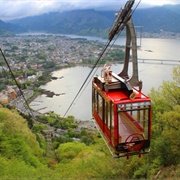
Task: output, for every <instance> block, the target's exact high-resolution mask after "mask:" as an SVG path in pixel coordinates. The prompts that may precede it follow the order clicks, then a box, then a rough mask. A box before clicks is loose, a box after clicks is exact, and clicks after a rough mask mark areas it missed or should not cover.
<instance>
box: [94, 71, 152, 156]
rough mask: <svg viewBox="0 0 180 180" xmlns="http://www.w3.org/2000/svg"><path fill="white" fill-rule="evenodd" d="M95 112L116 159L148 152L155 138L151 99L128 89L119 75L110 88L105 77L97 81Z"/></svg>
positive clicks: (139, 92) (137, 91)
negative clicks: (152, 124)
mask: <svg viewBox="0 0 180 180" xmlns="http://www.w3.org/2000/svg"><path fill="white" fill-rule="evenodd" d="M112 74H113V73H112ZM113 86H115V87H113ZM92 109H93V117H94V118H95V120H96V123H97V125H98V127H99V128H100V130H101V132H102V133H103V134H104V136H105V138H106V140H107V141H108V143H109V145H110V146H111V148H112V149H113V151H114V153H115V154H116V155H118V156H124V155H126V156H129V155H131V154H139V155H141V153H146V152H147V151H146V149H147V148H149V146H150V138H151V100H150V98H149V97H147V96H146V95H144V94H143V93H142V92H141V91H139V90H137V89H135V88H132V89H127V88H126V87H125V85H124V83H122V82H121V81H119V78H118V77H117V76H115V74H113V78H112V82H111V83H110V84H108V83H107V82H105V81H104V78H102V77H94V79H93V83H92Z"/></svg>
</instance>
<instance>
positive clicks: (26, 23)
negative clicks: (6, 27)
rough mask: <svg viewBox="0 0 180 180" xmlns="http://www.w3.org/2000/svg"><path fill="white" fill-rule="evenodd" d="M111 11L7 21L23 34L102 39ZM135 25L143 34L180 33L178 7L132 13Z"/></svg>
mask: <svg viewBox="0 0 180 180" xmlns="http://www.w3.org/2000/svg"><path fill="white" fill-rule="evenodd" d="M114 14H115V12H114V11H96V10H92V9H89V10H74V11H66V12H62V13H59V12H53V13H48V14H43V15H39V16H33V17H26V18H22V19H16V20H12V21H10V23H13V24H15V25H18V26H21V27H23V30H24V31H44V32H48V33H62V34H77V35H88V36H101V37H103V36H105V35H107V32H108V29H109V28H110V27H111V25H112V23H113V21H114ZM133 19H134V24H135V25H136V26H143V31H144V32H160V30H164V31H170V32H175V33H178V32H180V5H174V6H173V5H166V6H161V7H153V8H149V9H137V10H136V11H135V12H134V13H133Z"/></svg>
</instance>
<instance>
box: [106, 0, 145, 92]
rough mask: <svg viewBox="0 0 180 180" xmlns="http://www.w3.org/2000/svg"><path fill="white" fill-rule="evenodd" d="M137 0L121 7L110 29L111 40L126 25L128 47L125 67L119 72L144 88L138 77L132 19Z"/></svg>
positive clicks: (134, 84) (130, 82) (130, 0)
mask: <svg viewBox="0 0 180 180" xmlns="http://www.w3.org/2000/svg"><path fill="white" fill-rule="evenodd" d="M134 2H135V0H129V1H127V3H126V5H125V6H124V8H121V10H120V11H119V13H118V14H117V17H116V19H115V21H114V24H113V26H112V28H111V29H110V31H109V40H112V39H113V37H114V36H115V35H117V34H119V33H121V31H122V30H123V29H124V27H126V48H125V59H124V67H123V69H122V71H121V72H120V73H119V74H118V76H120V77H121V78H123V79H125V82H126V84H127V82H129V84H130V85H131V86H132V87H134V86H136V87H139V90H141V89H142V82H141V81H139V77H138V63H137V62H138V61H137V42H136V33H135V28H134V24H133V20H132V17H131V15H132V6H133V4H134ZM130 51H132V58H131V59H132V67H133V68H132V76H131V77H129V75H128V68H129V62H130Z"/></svg>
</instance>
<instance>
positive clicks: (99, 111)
mask: <svg viewBox="0 0 180 180" xmlns="http://www.w3.org/2000/svg"><path fill="white" fill-rule="evenodd" d="M97 104H98V108H97V112H98V114H99V116H100V118H101V119H103V98H102V97H101V96H100V95H99V94H98V102H97Z"/></svg>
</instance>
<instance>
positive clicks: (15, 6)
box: [0, 0, 180, 21]
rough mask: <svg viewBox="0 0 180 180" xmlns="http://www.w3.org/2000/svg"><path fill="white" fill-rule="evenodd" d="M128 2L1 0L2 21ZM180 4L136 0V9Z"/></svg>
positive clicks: (179, 0) (165, 0)
mask: <svg viewBox="0 0 180 180" xmlns="http://www.w3.org/2000/svg"><path fill="white" fill-rule="evenodd" d="M126 2H127V0H0V19H1V20H4V21H6V20H11V19H17V18H22V17H27V16H34V15H40V14H44V13H49V12H63V11H69V10H75V9H88V8H89V9H96V10H119V9H120V7H122V6H123V5H124V4H125V3H126ZM139 2H140V4H139V6H138V8H147V7H151V6H156V5H158V6H161V5H165V4H180V0H136V1H135V4H134V8H135V7H136V5H137V4H138V3H139Z"/></svg>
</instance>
